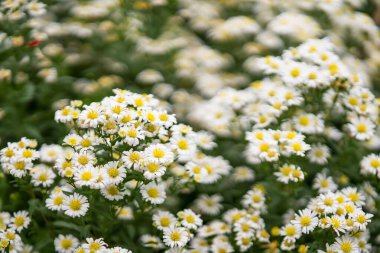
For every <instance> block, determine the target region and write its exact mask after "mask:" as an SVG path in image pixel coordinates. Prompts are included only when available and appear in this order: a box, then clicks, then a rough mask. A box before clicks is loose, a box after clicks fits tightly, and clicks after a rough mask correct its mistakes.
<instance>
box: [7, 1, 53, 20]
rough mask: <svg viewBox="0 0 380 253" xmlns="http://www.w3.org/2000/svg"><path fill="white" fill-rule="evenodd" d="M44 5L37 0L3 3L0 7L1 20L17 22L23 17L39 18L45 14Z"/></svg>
mask: <svg viewBox="0 0 380 253" xmlns="http://www.w3.org/2000/svg"><path fill="white" fill-rule="evenodd" d="M45 7H46V4H44V3H41V2H40V1H37V0H28V1H11V0H6V1H3V2H2V3H1V5H0V11H1V16H0V20H1V19H6V20H11V21H18V20H20V19H22V18H23V17H25V16H26V15H29V16H40V15H42V14H44V13H45V12H46V10H45Z"/></svg>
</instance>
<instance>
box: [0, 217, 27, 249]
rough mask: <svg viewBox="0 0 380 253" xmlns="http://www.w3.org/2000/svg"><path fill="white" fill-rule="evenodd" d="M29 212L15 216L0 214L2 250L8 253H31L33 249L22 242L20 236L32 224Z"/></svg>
mask: <svg viewBox="0 0 380 253" xmlns="http://www.w3.org/2000/svg"><path fill="white" fill-rule="evenodd" d="M30 221H31V219H30V217H29V214H28V212H27V211H18V212H15V213H13V214H10V213H8V212H0V250H1V251H8V252H23V251H25V252H29V251H30V249H31V247H30V246H29V245H26V244H24V243H23V242H22V240H21V237H20V234H21V232H22V231H23V230H24V229H25V228H27V227H28V226H29V224H30Z"/></svg>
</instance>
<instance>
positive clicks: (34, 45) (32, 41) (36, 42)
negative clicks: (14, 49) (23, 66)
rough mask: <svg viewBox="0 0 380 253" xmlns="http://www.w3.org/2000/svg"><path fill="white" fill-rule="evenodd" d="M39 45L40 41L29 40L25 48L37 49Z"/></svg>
mask: <svg viewBox="0 0 380 253" xmlns="http://www.w3.org/2000/svg"><path fill="white" fill-rule="evenodd" d="M40 43H41V41H40V40H31V41H29V42H28V43H26V46H28V47H37V46H38V45H39V44H40Z"/></svg>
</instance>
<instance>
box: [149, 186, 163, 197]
mask: <svg viewBox="0 0 380 253" xmlns="http://www.w3.org/2000/svg"><path fill="white" fill-rule="evenodd" d="M146 193H147V194H148V196H149V197H151V198H158V196H159V194H160V192H159V191H158V189H156V188H149V189H148V190H147V191H146Z"/></svg>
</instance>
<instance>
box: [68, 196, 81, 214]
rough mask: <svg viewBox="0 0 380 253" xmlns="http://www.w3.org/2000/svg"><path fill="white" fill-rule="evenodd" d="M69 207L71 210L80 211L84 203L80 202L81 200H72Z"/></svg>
mask: <svg viewBox="0 0 380 253" xmlns="http://www.w3.org/2000/svg"><path fill="white" fill-rule="evenodd" d="M69 207H70V209H71V210H74V211H79V210H80V208H81V207H82V203H81V202H80V200H79V199H72V200H70V203H69Z"/></svg>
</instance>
